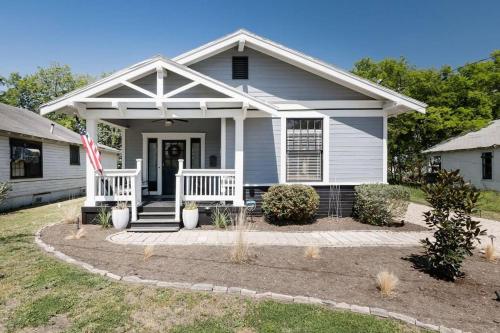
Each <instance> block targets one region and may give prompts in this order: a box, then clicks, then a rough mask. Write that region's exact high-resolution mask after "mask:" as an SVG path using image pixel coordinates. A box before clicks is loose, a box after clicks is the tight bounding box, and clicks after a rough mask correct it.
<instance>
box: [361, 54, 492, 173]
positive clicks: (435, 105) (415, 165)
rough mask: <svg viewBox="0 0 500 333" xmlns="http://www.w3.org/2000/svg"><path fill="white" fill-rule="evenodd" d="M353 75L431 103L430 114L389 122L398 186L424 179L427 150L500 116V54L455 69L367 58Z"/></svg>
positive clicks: (391, 164)
mask: <svg viewBox="0 0 500 333" xmlns="http://www.w3.org/2000/svg"><path fill="white" fill-rule="evenodd" d="M353 73H355V74H357V75H360V76H362V77H364V78H367V79H369V80H372V81H374V82H378V83H380V84H381V85H384V86H386V87H388V88H391V89H393V90H395V91H397V92H400V93H402V94H405V95H408V96H410V97H413V98H415V99H418V100H421V101H424V102H426V103H427V104H428V105H429V107H428V108H427V113H426V114H425V115H423V114H420V113H417V112H411V113H405V114H402V115H400V116H398V117H394V118H391V119H389V129H388V131H389V142H388V148H389V172H390V176H391V179H392V180H395V181H396V182H402V181H420V180H421V174H420V172H421V170H422V169H423V166H424V163H425V160H424V157H423V156H422V154H421V152H422V151H423V150H425V149H427V148H429V147H431V146H433V145H435V144H437V143H439V142H441V141H443V140H446V139H448V138H450V137H453V136H456V135H459V134H461V133H464V132H467V131H471V130H477V129H480V128H481V127H483V126H486V125H487V124H488V123H489V122H490V120H492V119H496V118H499V117H500V109H499V108H500V91H499V88H500V51H495V52H493V53H492V54H491V57H490V58H488V60H486V61H480V62H476V63H470V64H466V65H464V66H462V67H460V68H458V69H456V70H453V69H452V68H451V67H449V66H443V67H442V68H441V69H439V70H437V69H417V68H415V67H414V66H412V65H410V64H409V63H408V62H407V61H406V59H404V58H400V59H384V60H381V61H379V62H375V61H373V60H371V59H370V58H364V59H361V60H360V61H358V62H357V63H356V64H355V66H354V69H353Z"/></svg>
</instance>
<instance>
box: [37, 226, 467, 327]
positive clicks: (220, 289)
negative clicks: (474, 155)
mask: <svg viewBox="0 0 500 333" xmlns="http://www.w3.org/2000/svg"><path fill="white" fill-rule="evenodd" d="M56 224H59V223H52V224H49V225H46V226H44V227H42V228H40V229H39V230H38V231H37V232H36V233H35V243H36V244H37V245H38V246H39V247H40V248H41V249H43V250H44V251H45V252H47V253H51V254H53V255H54V256H55V257H57V258H58V259H60V260H62V261H64V262H67V263H69V264H73V265H76V266H79V267H81V268H83V269H85V270H87V271H89V272H91V273H93V274H99V275H101V276H104V277H107V278H110V279H113V280H116V281H124V282H129V283H138V284H144V285H151V286H156V287H166V288H176V289H182V290H191V291H203V292H213V293H219V294H231V295H240V296H244V297H250V298H254V299H271V300H276V301H280V302H288V303H301V304H316V305H323V306H327V307H330V308H334V309H337V310H345V311H350V312H355V313H360V314H365V315H373V316H377V317H381V318H392V319H396V320H399V321H402V322H404V323H406V324H410V325H414V326H417V327H419V328H423V329H427V330H431V331H435V332H440V333H465V332H462V330H459V329H455V328H449V327H446V326H443V325H434V324H429V323H424V322H422V321H420V320H418V319H416V318H414V317H411V316H408V315H405V314H401V313H398V312H392V311H388V310H385V309H381V308H376V307H368V306H361V305H356V304H348V303H344V302H336V301H333V300H328V299H320V298H316V297H309V296H294V295H286V294H279V293H273V292H257V291H256V290H250V289H245V288H240V287H227V286H218V285H213V284H211V283H186V282H168V281H160V280H150V279H142V278H140V277H138V276H135V275H134V276H121V275H118V274H114V273H112V272H109V271H107V270H103V269H99V268H96V267H94V266H92V265H90V264H88V263H86V262H83V261H80V260H77V259H74V258H72V257H70V256H68V255H66V254H64V253H62V252H60V251H57V250H56V249H55V248H54V247H53V246H51V245H49V244H46V243H45V242H44V241H43V240H42V238H41V235H42V232H43V230H44V229H45V228H49V227H52V226H54V225H56Z"/></svg>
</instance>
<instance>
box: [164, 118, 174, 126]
mask: <svg viewBox="0 0 500 333" xmlns="http://www.w3.org/2000/svg"><path fill="white" fill-rule="evenodd" d="M173 123H174V122H173V121H172V120H170V119H167V120H165V127H170V126H172V124H173Z"/></svg>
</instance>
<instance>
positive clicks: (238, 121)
mask: <svg viewBox="0 0 500 333" xmlns="http://www.w3.org/2000/svg"><path fill="white" fill-rule="evenodd" d="M244 120H245V118H244V117H242V116H239V117H235V118H234V139H235V140H234V170H235V183H236V184H235V185H236V189H235V196H236V198H235V200H234V205H235V206H243V205H244V202H243V135H244V132H243V131H244Z"/></svg>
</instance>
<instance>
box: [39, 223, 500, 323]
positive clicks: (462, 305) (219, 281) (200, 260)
mask: <svg viewBox="0 0 500 333" xmlns="http://www.w3.org/2000/svg"><path fill="white" fill-rule="evenodd" d="M73 229H74V226H71V225H56V226H53V227H50V228H48V229H45V230H44V232H43V234H42V238H43V240H44V241H45V242H46V243H48V244H51V245H53V246H54V247H55V248H56V249H58V250H60V251H62V252H64V253H66V254H68V255H70V256H72V257H74V258H76V259H79V260H82V261H85V262H88V263H90V264H92V265H94V266H95V267H98V268H102V269H106V270H109V271H112V272H115V273H117V274H120V275H138V276H141V277H143V278H150V279H158V280H164V281H173V282H191V283H201V282H207V283H213V284H215V285H226V286H235V287H244V288H248V289H254V290H257V291H259V292H264V291H273V292H278V293H286V294H293V295H305V296H314V297H321V298H326V299H333V300H336V301H339V302H340V301H344V302H348V303H353V304H359V305H367V306H376V307H380V308H384V309H387V310H392V311H396V312H401V313H405V314H408V315H411V316H414V317H416V318H419V319H420V320H423V321H426V322H432V323H437V324H442V325H445V326H448V327H455V328H461V329H463V330H466V331H473V332H499V331H500V302H498V301H496V300H495V299H494V298H495V295H494V291H495V290H500V278H499V277H500V263H498V262H496V263H489V262H486V261H485V260H484V259H483V258H482V257H481V255H480V254H479V253H476V254H475V255H474V257H472V258H469V259H467V260H466V262H465V265H464V267H463V269H464V271H465V273H466V277H465V278H463V279H461V280H459V281H458V282H456V283H451V282H445V281H441V280H437V279H435V278H433V277H430V276H429V275H428V274H426V273H424V272H421V271H419V270H416V269H415V268H413V264H412V262H411V261H409V260H408V259H407V258H408V257H410V256H411V255H414V254H419V253H420V251H421V249H420V248H392V247H372V248H323V249H321V253H320V258H319V259H307V258H305V257H304V249H303V248H297V247H276V246H274V247H251V248H250V251H251V259H250V261H249V262H248V263H245V264H234V263H232V262H231V261H230V260H229V252H230V248H228V247H216V246H176V247H172V246H170V247H169V246H156V247H155V248H154V255H153V256H152V257H151V258H150V259H149V260H147V261H144V260H143V252H144V248H143V247H142V246H133V245H130V246H124V245H117V244H112V243H110V242H108V241H106V240H105V237H106V236H107V235H109V234H111V233H113V232H114V231H112V230H107V231H105V230H102V229H100V228H99V227H98V226H90V225H88V226H85V229H86V230H87V235H86V236H85V238H83V239H80V240H65V239H64V237H65V236H67V235H69V234H70V232H71V230H73ZM384 269H386V270H389V271H392V272H394V273H395V274H396V275H397V276H398V278H399V280H400V283H399V285H398V287H397V289H396V293H395V294H394V295H393V296H392V297H389V298H384V297H382V296H381V295H380V293H379V291H378V290H377V289H376V285H375V277H376V275H377V273H378V272H380V271H381V270H384Z"/></svg>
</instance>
